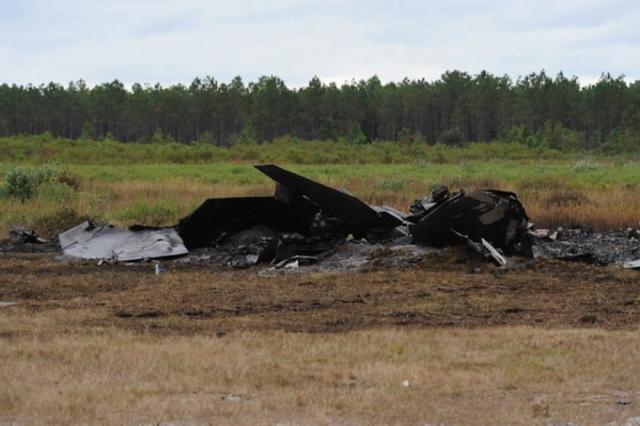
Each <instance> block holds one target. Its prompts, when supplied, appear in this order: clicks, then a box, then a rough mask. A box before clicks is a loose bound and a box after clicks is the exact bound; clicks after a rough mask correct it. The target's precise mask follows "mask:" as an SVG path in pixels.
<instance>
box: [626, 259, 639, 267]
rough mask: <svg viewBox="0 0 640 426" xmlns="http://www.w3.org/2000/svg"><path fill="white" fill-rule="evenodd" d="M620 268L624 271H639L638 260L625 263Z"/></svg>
mask: <svg viewBox="0 0 640 426" xmlns="http://www.w3.org/2000/svg"><path fill="white" fill-rule="evenodd" d="M622 267H623V268H624V269H640V259H638V260H632V261H629V262H625V263H624V264H623V265H622Z"/></svg>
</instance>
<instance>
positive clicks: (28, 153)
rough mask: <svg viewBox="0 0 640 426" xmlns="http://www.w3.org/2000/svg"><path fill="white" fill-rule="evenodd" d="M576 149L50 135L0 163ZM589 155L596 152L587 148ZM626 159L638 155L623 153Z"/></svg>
mask: <svg viewBox="0 0 640 426" xmlns="http://www.w3.org/2000/svg"><path fill="white" fill-rule="evenodd" d="M584 155H585V154H584V153H582V154H580V153H574V152H562V151H558V150H554V149H550V148H542V147H528V146H526V145H523V144H518V143H504V142H499V141H495V142H492V143H470V144H467V145H465V146H461V147H459V146H446V145H440V144H436V145H427V144H423V143H413V144H402V143H398V142H383V141H381V142H374V143H370V144H364V145H351V144H349V143H347V142H346V141H344V140H340V141H302V140H299V139H296V138H293V137H283V138H280V139H277V140H275V141H273V142H270V143H264V144H262V145H257V144H255V143H248V144H238V145H235V146H233V147H231V148H220V147H216V146H212V145H202V144H200V145H184V144H176V143H166V144H139V143H138V144H126V143H119V142H115V141H82V140H68V139H56V138H53V137H51V136H50V135H46V134H45V135H39V136H19V137H5V138H0V162H9V163H29V164H43V163H50V162H61V163H65V164H108V165H122V164H129V165H138V164H168V163H170V164H203V163H207V164H209V163H224V162H239V163H271V162H277V163H289V164H416V165H420V164H425V163H427V164H457V163H460V162H466V161H495V160H496V159H502V160H517V161H522V162H538V161H558V160H564V161H572V160H576V159H579V158H580V157H582V156H584ZM592 155H596V154H595V153H592ZM624 158H626V159H630V158H635V159H640V157H639V156H638V154H636V155H635V156H634V155H633V154H627V155H626V157H624Z"/></svg>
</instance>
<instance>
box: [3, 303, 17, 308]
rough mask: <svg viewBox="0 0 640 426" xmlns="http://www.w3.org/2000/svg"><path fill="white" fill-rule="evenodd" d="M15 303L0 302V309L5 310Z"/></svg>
mask: <svg viewBox="0 0 640 426" xmlns="http://www.w3.org/2000/svg"><path fill="white" fill-rule="evenodd" d="M15 304H16V302H0V308H6V307H8V306H14V305H15Z"/></svg>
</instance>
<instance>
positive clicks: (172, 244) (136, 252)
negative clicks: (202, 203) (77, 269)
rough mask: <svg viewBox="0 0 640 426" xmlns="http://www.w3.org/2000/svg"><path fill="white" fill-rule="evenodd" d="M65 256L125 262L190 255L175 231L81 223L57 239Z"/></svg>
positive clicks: (170, 229)
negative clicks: (132, 229) (130, 228)
mask: <svg viewBox="0 0 640 426" xmlns="http://www.w3.org/2000/svg"><path fill="white" fill-rule="evenodd" d="M58 241H59V242H60V247H61V248H62V251H63V252H64V254H65V255H66V256H69V257H75V258H80V259H108V260H114V261H118V262H126V261H133V260H143V259H156V258H161V257H172V256H179V255H183V254H186V253H188V252H189V251H188V250H187V248H186V247H185V246H184V243H183V242H182V239H181V238H180V236H179V235H178V233H177V232H176V230H175V229H174V228H162V229H143V230H139V231H138V230H136V231H131V230H129V229H123V228H116V227H114V226H111V225H93V224H92V223H90V222H84V223H81V224H80V225H78V226H76V227H73V228H71V229H69V230H67V231H65V232H63V233H62V234H60V235H58Z"/></svg>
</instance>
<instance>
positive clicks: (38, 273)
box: [0, 253, 640, 334]
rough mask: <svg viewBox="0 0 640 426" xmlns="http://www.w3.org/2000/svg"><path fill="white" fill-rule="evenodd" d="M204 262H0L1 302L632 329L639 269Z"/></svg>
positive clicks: (159, 324)
mask: <svg viewBox="0 0 640 426" xmlns="http://www.w3.org/2000/svg"><path fill="white" fill-rule="evenodd" d="M258 271H259V269H258V268H254V269H249V270H245V271H236V270H231V269H227V268H220V267H213V266H209V265H202V264H201V265H197V264H196V265H194V264H188V265H186V264H185V265H181V264H171V266H170V267H169V271H168V272H167V273H164V274H161V275H155V274H154V268H153V265H152V264H149V263H139V264H133V265H122V264H120V265H101V266H98V265H96V264H95V263H94V262H66V261H59V260H56V259H54V258H53V256H52V255H51V254H42V253H22V254H12V255H11V256H8V255H5V256H4V257H2V258H0V300H3V301H11V302H17V305H16V306H14V307H12V308H11V309H14V310H17V311H26V312H43V311H47V310H52V309H64V310H66V311H69V312H71V311H77V312H92V315H91V316H90V318H84V319H83V317H82V316H80V317H75V316H73V315H70V318H73V319H70V321H84V325H85V326H100V327H104V326H114V327H117V328H122V329H127V330H134V331H135V330H138V331H154V332H158V333H179V334H191V333H198V332H216V333H227V332H230V331H240V330H242V331H261V330H270V331H271V330H283V331H294V332H342V331H349V330H358V329H367V328H376V327H386V326H402V327H443V326H444V327H485V326H500V325H535V326H541V327H602V328H608V329H624V328H633V327H635V326H636V325H637V324H638V322H639V321H640V281H639V280H638V278H639V275H638V273H637V271H625V270H622V269H620V268H619V267H592V266H588V265H584V264H572V263H568V262H559V261H535V262H522V263H520V264H517V265H516V266H514V267H512V268H510V269H506V270H501V269H498V268H495V267H493V266H492V265H489V264H485V263H478V262H468V263H463V262H462V261H461V260H459V258H458V257H457V254H455V253H448V254H444V255H433V256H428V257H427V258H426V260H424V261H422V262H421V263H419V264H416V265H413V266H410V267H408V268H406V269H403V270H397V269H389V268H385V267H380V268H378V267H376V266H372V267H369V268H368V269H367V270H365V271H360V272H348V273H317V272H315V273H308V274H305V273H296V274H282V275H275V276H261V275H260V274H258Z"/></svg>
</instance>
